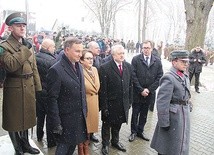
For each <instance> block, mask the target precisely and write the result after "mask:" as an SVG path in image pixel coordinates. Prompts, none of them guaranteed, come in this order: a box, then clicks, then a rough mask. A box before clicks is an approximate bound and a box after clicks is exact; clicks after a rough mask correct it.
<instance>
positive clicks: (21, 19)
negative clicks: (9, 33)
mask: <svg viewBox="0 0 214 155" xmlns="http://www.w3.org/2000/svg"><path fill="white" fill-rule="evenodd" d="M5 23H6V24H7V25H8V26H11V25H13V24H25V25H26V24H27V23H26V14H24V13H22V12H15V13H12V14H10V15H9V16H8V17H7V18H6V21H5Z"/></svg>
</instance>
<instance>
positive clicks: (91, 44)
mask: <svg viewBox="0 0 214 155" xmlns="http://www.w3.org/2000/svg"><path fill="white" fill-rule="evenodd" d="M97 44H98V43H97V42H96V41H91V42H89V43H88V45H87V48H88V49H90V48H91V47H93V46H95V45H97Z"/></svg>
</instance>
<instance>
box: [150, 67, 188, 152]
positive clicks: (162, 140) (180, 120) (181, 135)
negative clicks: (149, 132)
mask: <svg viewBox="0 0 214 155" xmlns="http://www.w3.org/2000/svg"><path fill="white" fill-rule="evenodd" d="M189 91H190V82H189V78H188V76H187V75H184V76H183V77H180V76H179V75H178V74H177V73H176V69H175V68H174V67H172V68H171V69H170V72H168V73H165V74H164V76H163V77H162V78H161V80H160V88H159V91H158V95H157V102H156V104H157V112H158V122H157V125H156V128H155V132H154V135H153V138H152V142H151V147H152V148H153V149H155V150H156V151H157V152H158V153H160V154H166V155H188V154H189V140H190V116H189V114H190V107H189V104H187V105H181V104H179V102H180V101H187V103H188V100H189V98H190V93H189ZM168 126H170V128H169V130H168V131H165V130H164V129H163V128H161V127H168Z"/></svg>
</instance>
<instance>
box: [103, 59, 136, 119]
mask: <svg viewBox="0 0 214 155" xmlns="http://www.w3.org/2000/svg"><path fill="white" fill-rule="evenodd" d="M122 66H123V74H122V76H121V75H120V72H119V69H118V67H117V65H116V63H115V62H114V60H110V61H109V62H106V63H105V64H103V65H101V66H100V70H99V76H100V91H99V105H100V110H105V109H108V110H109V113H110V115H109V117H108V118H105V117H104V116H102V120H103V121H108V122H109V123H119V122H120V123H124V122H128V112H129V108H130V106H131V104H132V102H133V101H132V100H133V84H132V67H131V64H129V63H128V62H123V63H122Z"/></svg>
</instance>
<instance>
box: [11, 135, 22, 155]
mask: <svg viewBox="0 0 214 155" xmlns="http://www.w3.org/2000/svg"><path fill="white" fill-rule="evenodd" d="M9 136H10V139H11V141H12V143H13V147H14V149H15V155H24V153H23V151H22V146H21V139H20V137H19V134H18V132H9Z"/></svg>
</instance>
